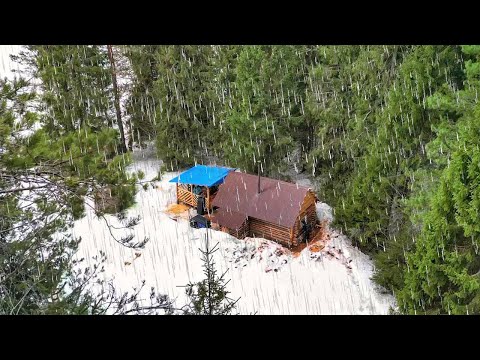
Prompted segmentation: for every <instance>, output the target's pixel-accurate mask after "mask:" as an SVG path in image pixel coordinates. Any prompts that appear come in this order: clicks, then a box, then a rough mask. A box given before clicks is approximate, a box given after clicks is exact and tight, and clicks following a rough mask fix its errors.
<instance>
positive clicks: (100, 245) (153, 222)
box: [73, 153, 394, 314]
mask: <svg viewBox="0 0 480 360" xmlns="http://www.w3.org/2000/svg"><path fill="white" fill-rule="evenodd" d="M136 157H137V159H136V160H135V163H134V165H133V166H132V169H133V170H142V171H144V172H145V174H146V176H147V178H148V179H151V178H153V177H155V176H156V175H157V173H158V169H159V167H160V164H161V162H160V161H158V160H152V159H151V158H150V159H147V158H145V159H142V158H141V156H139V153H137V154H136ZM176 175H177V174H176V173H166V174H164V176H163V179H162V181H161V182H158V183H157V187H156V188H150V189H149V190H147V191H143V190H141V191H140V192H139V193H138V194H137V204H136V205H135V206H134V207H133V208H132V209H131V210H129V212H128V215H130V216H136V215H140V216H141V218H142V220H141V223H140V224H139V225H137V226H136V227H135V228H134V229H133V230H125V231H123V230H119V231H116V233H115V234H122V233H127V232H128V231H133V233H134V234H135V236H136V237H137V239H138V240H141V239H143V237H144V236H147V237H149V238H150V242H149V243H148V244H147V245H146V247H145V249H143V250H140V251H138V250H133V249H129V248H125V247H124V246H122V245H120V244H118V243H117V242H115V241H114V240H113V239H111V237H110V236H109V232H108V229H107V227H106V226H105V223H104V221H103V220H99V219H96V218H95V216H94V214H93V213H92V212H90V211H89V212H88V214H87V216H86V217H85V218H83V219H82V220H80V221H77V222H76V224H75V227H74V229H73V232H74V234H75V235H76V236H81V237H82V242H81V244H80V248H79V254H78V255H79V257H85V258H86V259H90V258H91V257H92V256H94V255H96V254H97V253H98V252H99V250H103V251H104V252H105V253H106V255H107V263H106V267H105V269H106V271H105V276H106V278H107V279H110V278H113V282H114V284H115V285H116V286H117V288H118V289H120V290H123V291H126V290H131V289H132V287H135V286H138V285H139V284H140V283H141V281H142V280H145V281H146V284H145V285H146V287H145V290H146V291H148V289H149V288H150V287H151V286H153V287H155V289H156V290H157V291H159V292H161V293H164V294H168V295H169V296H170V297H172V298H175V299H176V302H177V303H176V305H177V306H178V307H180V306H182V305H183V304H184V303H185V302H186V297H185V295H184V288H183V287H182V286H184V285H186V284H187V283H189V282H190V281H199V280H201V279H203V272H202V261H201V253H200V251H199V250H198V249H199V248H200V247H203V246H204V243H205V235H206V231H207V230H206V229H193V228H191V227H189V225H188V221H187V220H185V219H178V221H175V220H172V219H171V217H170V216H171V215H168V214H167V213H165V212H164V210H165V209H166V208H167V207H168V206H169V205H170V204H173V203H175V184H170V183H168V180H170V179H171V178H173V177H174V176H176ZM318 213H319V215H320V216H321V217H322V218H323V219H329V220H331V218H332V217H331V209H330V208H329V207H328V205H326V204H319V206H318ZM111 220H112V223H113V224H118V223H117V221H116V219H115V218H112V219H111ZM208 231H209V236H210V239H211V241H212V244H213V243H216V242H218V243H219V249H220V250H219V251H218V252H217V253H215V262H216V264H217V268H218V270H219V271H222V272H223V271H225V270H227V269H228V273H227V278H230V279H231V281H230V283H229V290H230V291H231V292H232V294H231V295H232V297H233V298H237V297H241V299H240V301H239V302H238V307H237V310H238V311H239V312H240V313H241V314H250V313H254V312H257V313H258V314H387V313H388V310H389V307H390V306H393V304H394V301H393V298H392V297H391V296H389V295H383V294H381V293H379V292H378V291H377V290H376V286H375V285H374V283H373V282H372V281H371V280H370V277H371V275H372V272H373V266H372V263H371V261H370V260H369V259H368V257H367V256H366V255H364V254H363V253H361V252H360V251H358V250H357V249H355V248H353V247H352V246H351V244H350V241H349V240H348V239H347V238H346V237H344V236H342V235H340V234H338V233H336V232H333V233H332V240H330V242H329V243H328V244H327V246H326V248H325V250H332V249H333V251H335V250H337V251H338V249H341V251H340V252H341V259H336V258H335V257H333V256H327V254H326V253H325V252H322V253H321V254H322V255H323V256H318V254H319V253H311V252H310V250H309V249H308V248H307V249H305V250H303V251H302V252H301V254H300V256H298V257H293V256H292V255H291V254H290V252H289V251H284V250H283V248H281V246H279V245H278V244H276V243H274V242H270V241H267V240H265V239H247V241H242V240H238V239H235V238H233V237H231V236H230V235H228V234H225V233H223V232H219V231H214V230H211V229H210V230H208ZM135 253H139V254H140V256H138V257H137V256H136V255H135ZM342 260H343V261H342ZM350 260H351V261H350ZM346 264H348V266H346ZM349 267H350V268H351V269H349Z"/></svg>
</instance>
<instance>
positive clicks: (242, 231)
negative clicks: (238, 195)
mask: <svg viewBox="0 0 480 360" xmlns="http://www.w3.org/2000/svg"><path fill="white" fill-rule="evenodd" d="M248 229H249V224H248V221H247V220H245V221H244V222H243V224H242V225H241V226H240V227H239V228H238V230H235V229H228V233H229V234H230V235H232V236H234V237H236V238H237V239H244V238H245V237H246V236H247V235H248Z"/></svg>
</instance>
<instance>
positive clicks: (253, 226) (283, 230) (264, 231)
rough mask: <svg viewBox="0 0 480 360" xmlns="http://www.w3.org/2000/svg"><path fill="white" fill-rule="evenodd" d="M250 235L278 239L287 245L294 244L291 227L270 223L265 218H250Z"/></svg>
mask: <svg viewBox="0 0 480 360" xmlns="http://www.w3.org/2000/svg"><path fill="white" fill-rule="evenodd" d="M248 222H249V227H250V229H249V235H250V236H252V237H263V238H265V239H269V240H273V241H277V242H279V243H281V244H282V245H285V246H292V245H295V244H292V243H291V242H290V229H289V228H287V227H284V226H279V225H276V224H272V223H268V222H266V221H263V220H259V219H255V218H248Z"/></svg>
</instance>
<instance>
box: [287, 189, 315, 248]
mask: <svg viewBox="0 0 480 360" xmlns="http://www.w3.org/2000/svg"><path fill="white" fill-rule="evenodd" d="M305 216H307V222H308V224H310V225H311V226H312V229H313V228H314V227H315V224H316V223H317V221H318V218H317V207H316V205H315V194H314V193H312V192H309V193H308V194H307V195H306V196H305V200H304V202H303V204H302V206H301V207H300V212H299V216H298V217H297V220H296V221H295V226H294V227H293V240H294V242H295V243H297V244H298V242H299V241H301V239H299V236H301V233H302V220H303V219H304V217H305Z"/></svg>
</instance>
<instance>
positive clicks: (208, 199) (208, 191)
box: [207, 186, 210, 215]
mask: <svg viewBox="0 0 480 360" xmlns="http://www.w3.org/2000/svg"><path fill="white" fill-rule="evenodd" d="M207 214H208V215H210V188H209V187H208V186H207Z"/></svg>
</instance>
